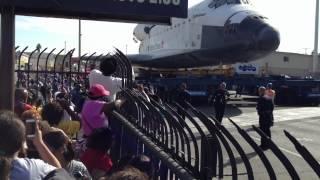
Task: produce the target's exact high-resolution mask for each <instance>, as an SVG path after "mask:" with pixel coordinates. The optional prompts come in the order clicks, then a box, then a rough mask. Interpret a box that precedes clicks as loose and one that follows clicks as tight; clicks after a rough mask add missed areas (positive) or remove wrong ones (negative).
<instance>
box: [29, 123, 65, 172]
mask: <svg viewBox="0 0 320 180" xmlns="http://www.w3.org/2000/svg"><path fill="white" fill-rule="evenodd" d="M33 144H34V146H35V147H36V149H37V151H38V153H39V155H40V157H41V159H42V160H43V161H45V162H46V163H48V164H50V165H52V166H54V167H56V168H61V164H60V162H59V161H58V159H57V158H56V157H55V156H54V155H53V154H52V153H51V151H50V150H49V148H48V147H47V146H46V144H45V143H44V142H43V140H42V132H41V131H40V129H39V122H37V125H36V135H35V137H34V138H33Z"/></svg>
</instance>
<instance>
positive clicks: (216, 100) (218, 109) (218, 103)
mask: <svg viewBox="0 0 320 180" xmlns="http://www.w3.org/2000/svg"><path fill="white" fill-rule="evenodd" d="M229 96H230V94H229V92H228V91H227V90H226V83H224V82H223V83H221V84H220V86H219V89H217V90H216V92H215V93H214V94H213V105H214V109H215V113H216V119H217V120H218V121H219V122H220V123H221V122H222V118H223V115H224V111H225V108H226V102H227V100H226V97H229Z"/></svg>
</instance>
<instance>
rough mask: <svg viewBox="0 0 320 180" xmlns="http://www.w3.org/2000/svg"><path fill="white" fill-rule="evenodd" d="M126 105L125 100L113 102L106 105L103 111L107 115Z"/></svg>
mask: <svg viewBox="0 0 320 180" xmlns="http://www.w3.org/2000/svg"><path fill="white" fill-rule="evenodd" d="M123 103H124V101H123V100H119V99H118V100H115V101H112V102H110V103H106V104H105V105H104V106H103V108H102V111H103V112H104V113H105V114H109V113H110V112H111V111H112V110H114V109H116V108H120V106H121V105H122V104H123Z"/></svg>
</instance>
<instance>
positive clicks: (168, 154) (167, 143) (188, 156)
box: [16, 48, 320, 180]
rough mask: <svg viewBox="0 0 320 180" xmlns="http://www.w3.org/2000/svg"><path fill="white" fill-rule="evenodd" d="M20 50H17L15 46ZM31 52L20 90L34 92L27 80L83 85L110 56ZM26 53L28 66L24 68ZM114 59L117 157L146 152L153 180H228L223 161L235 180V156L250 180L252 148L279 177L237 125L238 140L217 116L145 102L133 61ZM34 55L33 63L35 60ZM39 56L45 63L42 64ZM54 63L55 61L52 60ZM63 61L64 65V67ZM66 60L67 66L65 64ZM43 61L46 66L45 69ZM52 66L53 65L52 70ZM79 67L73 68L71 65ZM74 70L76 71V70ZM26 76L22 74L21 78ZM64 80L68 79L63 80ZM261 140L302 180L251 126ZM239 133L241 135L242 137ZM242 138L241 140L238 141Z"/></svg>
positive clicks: (310, 160)
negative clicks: (118, 101)
mask: <svg viewBox="0 0 320 180" xmlns="http://www.w3.org/2000/svg"><path fill="white" fill-rule="evenodd" d="M16 49H17V50H18V49H19V48H16ZM26 50H27V48H24V49H23V50H22V51H20V52H17V57H18V60H19V61H18V67H17V69H16V72H17V76H18V79H17V86H18V87H21V86H26V88H31V87H30V86H31V85H32V84H31V83H30V82H29V81H30V79H34V80H35V82H39V81H43V83H44V84H45V86H46V85H48V82H51V81H50V80H49V79H50V78H51V79H52V78H53V79H55V78H58V79H59V82H60V85H62V86H63V87H71V86H72V84H71V82H74V81H76V82H78V83H85V82H86V81H85V79H86V78H87V75H88V70H87V69H88V65H89V63H97V62H98V61H99V60H100V59H101V58H103V57H104V56H109V55H110V54H107V55H103V54H101V55H99V56H95V54H96V53H93V54H91V55H87V54H85V55H83V56H82V57H80V59H78V61H72V59H73V58H72V54H73V52H74V50H70V51H69V52H68V53H66V54H65V55H61V53H62V52H63V50H61V51H59V52H58V53H57V54H55V55H54V52H55V49H53V50H51V51H50V52H49V53H45V52H46V50H47V49H44V50H43V51H41V52H40V51H38V50H34V51H32V52H31V53H25V52H26ZM24 54H27V55H28V56H27V57H25V59H27V62H25V64H26V66H27V68H26V67H25V66H24V68H23V69H22V68H21V61H22V60H23V57H24ZM113 56H114V57H115V58H116V59H117V62H118V67H117V71H116V73H115V75H116V76H118V77H121V78H122V88H123V90H122V92H121V93H119V96H120V97H122V98H124V99H125V100H126V102H125V104H124V105H123V106H122V107H121V109H120V110H119V111H114V112H113V113H112V117H111V122H110V125H111V128H112V130H114V131H115V132H116V133H117V135H118V137H117V139H116V141H117V146H115V147H114V149H113V151H114V152H116V153H115V154H114V156H113V157H114V158H116V159H120V158H122V157H124V156H125V155H137V154H146V155H148V156H149V157H151V159H152V161H153V166H154V169H155V170H156V171H155V173H154V175H153V177H152V178H153V179H161V180H162V179H163V180H166V179H183V180H185V179H212V178H214V177H216V178H220V179H222V178H224V177H225V167H224V162H226V159H227V161H228V162H229V163H230V168H231V175H230V176H231V178H232V179H234V180H236V179H238V177H239V169H238V168H239V165H238V164H237V160H239V159H236V156H237V155H239V158H240V161H241V162H242V163H243V165H244V169H245V171H246V172H245V174H246V176H247V179H249V180H252V179H255V178H257V177H255V172H254V170H253V169H254V168H253V165H252V163H250V161H249V157H248V154H247V152H246V151H245V148H244V146H246V145H249V146H250V147H251V149H253V150H254V153H256V154H257V156H258V157H259V159H260V160H261V163H262V164H263V166H264V167H265V171H266V173H267V174H268V177H269V178H270V179H277V174H276V172H275V169H273V165H272V164H271V162H270V160H269V158H268V156H267V155H266V154H265V152H264V151H263V150H262V149H261V148H260V147H259V146H258V145H257V143H256V142H255V141H254V140H253V139H252V138H251V137H250V136H249V134H248V133H247V132H246V131H245V130H243V129H242V128H241V127H239V126H238V125H237V124H236V123H234V122H233V121H232V120H231V119H229V120H230V122H231V123H232V124H233V125H234V127H235V128H236V130H237V131H238V134H237V136H236V135H235V134H234V132H233V133H231V132H230V131H229V129H227V128H226V127H224V126H223V125H221V124H220V123H219V122H218V121H216V119H215V118H214V117H209V116H207V115H205V114H204V113H202V112H201V111H199V110H198V109H196V108H194V107H193V106H192V105H191V104H188V108H189V110H186V109H183V108H181V107H179V105H178V104H176V103H173V104H166V103H161V102H157V101H155V100H153V99H150V101H149V100H147V99H146V98H144V97H143V95H141V94H140V93H139V92H138V91H137V90H134V89H132V83H133V78H132V74H133V73H132V67H131V64H130V61H129V60H128V59H127V58H126V56H125V55H124V54H123V53H121V51H119V50H118V49H116V50H115V52H114V54H113ZM33 57H35V60H33V59H32V58H33ZM41 57H45V58H43V59H44V60H45V63H43V62H41ZM31 61H32V63H33V62H36V67H34V66H31V65H32V64H31ZM50 61H53V63H52V62H50ZM60 62H61V63H60ZM66 62H68V63H66ZM41 63H43V64H44V67H41ZM51 65H53V66H51ZM73 65H75V66H73ZM73 67H74V68H73ZM23 73H24V75H22V74H23ZM65 80H66V81H65ZM35 88H36V90H37V91H38V90H39V88H38V85H37V86H36V87H35ZM177 107H178V108H180V109H181V113H183V115H184V116H185V117H186V118H185V119H183V118H181V116H180V115H179V114H178V113H177V111H176V108H177ZM253 129H254V131H256V132H257V133H258V134H259V135H260V136H261V137H265V138H266V139H267V143H268V145H269V147H270V150H271V152H272V154H273V155H274V156H275V157H276V158H278V159H279V161H280V162H281V163H282V164H283V167H284V168H285V169H286V171H287V173H288V175H289V176H290V177H291V178H292V179H300V177H299V174H298V172H297V170H296V169H295V166H294V164H292V163H291V162H290V160H289V159H288V157H286V155H285V154H284V153H283V152H282V151H281V150H280V148H279V147H278V146H277V145H276V144H275V143H274V142H273V141H272V140H271V139H270V138H268V137H266V135H265V134H264V133H263V132H262V131H261V130H260V129H258V128H256V127H255V126H253ZM239 135H240V136H239ZM285 135H286V136H287V137H288V139H289V140H290V141H291V142H292V143H293V145H294V146H295V148H296V149H297V151H298V153H299V154H300V155H301V156H302V157H303V159H304V160H305V161H306V162H307V164H308V165H309V166H310V167H311V168H312V170H313V171H314V172H315V174H316V175H317V176H318V177H320V165H319V163H318V161H317V160H316V159H315V158H314V157H313V156H312V154H311V153H310V152H309V151H308V150H307V149H306V148H305V147H304V146H303V145H301V144H300V143H299V142H298V141H297V139H296V138H294V137H293V136H292V135H291V134H290V133H289V132H287V131H285ZM239 138H241V140H242V141H243V142H242V141H239Z"/></svg>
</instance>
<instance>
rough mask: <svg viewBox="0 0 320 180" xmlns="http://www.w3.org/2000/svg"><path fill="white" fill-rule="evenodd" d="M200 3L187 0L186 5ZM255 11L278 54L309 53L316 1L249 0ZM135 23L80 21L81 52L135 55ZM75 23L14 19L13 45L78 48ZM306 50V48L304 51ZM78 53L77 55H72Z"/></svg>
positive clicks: (312, 35)
mask: <svg viewBox="0 0 320 180" xmlns="http://www.w3.org/2000/svg"><path fill="white" fill-rule="evenodd" d="M200 1H201V0H189V6H192V5H195V4H197V3H199V2H200ZM251 2H252V3H253V5H254V6H255V8H256V9H257V10H258V11H259V12H261V13H262V14H263V15H265V16H267V17H268V18H269V19H270V22H271V24H272V25H273V26H275V27H276V28H277V29H279V31H280V34H281V45H280V47H279V51H288V52H298V53H305V51H306V52H307V53H311V52H312V50H313V45H314V40H313V39H314V14H315V0H305V1H301V0H251ZM135 25H136V24H129V23H114V22H101V21H83V22H82V34H83V36H82V52H86V53H92V52H96V51H97V52H99V53H107V52H108V51H109V50H111V49H112V47H117V48H119V49H120V50H122V51H123V52H126V49H127V52H128V53H129V54H132V53H137V52H138V44H136V43H134V41H133V40H132V39H133V35H132V32H133V28H134V27H135ZM77 33H78V21H77V20H71V19H57V18H38V17H27V16H17V17H16V45H19V46H21V47H22V46H29V47H30V49H31V48H35V47H36V44H37V43H40V44H41V45H42V47H43V48H44V47H48V48H64V46H65V45H64V44H65V43H64V42H66V44H67V49H68V50H70V49H72V48H77V47H78V45H77V44H78V34H77ZM306 48H307V49H306ZM75 53H76V54H77V52H75Z"/></svg>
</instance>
